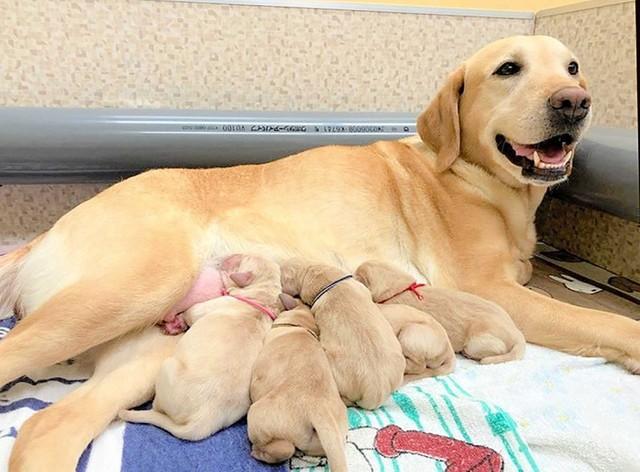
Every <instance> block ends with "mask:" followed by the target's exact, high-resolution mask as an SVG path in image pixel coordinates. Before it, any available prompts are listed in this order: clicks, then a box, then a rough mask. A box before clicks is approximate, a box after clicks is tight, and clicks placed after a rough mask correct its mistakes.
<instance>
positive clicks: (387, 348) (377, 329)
mask: <svg viewBox="0 0 640 472" xmlns="http://www.w3.org/2000/svg"><path fill="white" fill-rule="evenodd" d="M281 273H282V291H283V292H284V293H287V294H289V295H294V296H296V295H299V296H300V298H301V300H302V301H303V302H304V303H306V304H307V305H309V306H310V307H311V312H312V313H313V315H314V316H315V320H316V323H317V324H318V327H319V328H320V344H321V345H322V347H323V349H324V350H325V352H326V354H327V358H328V359H329V365H330V366H331V371H332V372H333V376H334V378H335V380H336V384H337V385H338V390H339V391H340V395H342V397H343V399H344V400H345V403H347V404H356V405H358V406H360V407H362V408H366V409H374V408H377V407H379V406H380V405H381V404H382V403H383V402H384V401H385V400H386V399H387V398H388V397H389V395H390V394H391V392H393V391H394V390H395V389H396V388H398V387H399V386H400V385H401V384H402V376H403V373H404V368H405V361H404V357H403V356H402V348H401V347H400V343H399V342H398V339H397V338H396V337H395V335H394V333H393V330H392V329H391V326H390V325H389V323H388V322H387V321H386V320H385V319H384V316H382V313H381V312H380V309H379V308H378V307H377V306H376V305H375V303H373V301H372V300H371V294H370V293H369V291H368V290H367V289H366V287H365V286H364V285H362V284H361V283H359V282H357V281H356V280H354V279H353V278H346V279H345V280H343V281H341V282H338V283H336V284H335V285H334V286H333V287H332V288H330V289H329V290H328V291H326V292H325V291H324V290H325V289H327V288H328V287H329V285H331V284H332V283H334V282H336V281H337V280H339V279H342V278H344V277H349V276H347V275H346V273H345V272H343V271H342V270H340V269H337V268H335V267H331V266H328V265H322V264H315V265H311V264H310V263H308V262H305V261H304V260H302V259H297V258H294V259H290V260H288V261H287V262H285V263H284V264H283V265H282V266H281Z"/></svg>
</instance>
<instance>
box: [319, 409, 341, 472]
mask: <svg viewBox="0 0 640 472" xmlns="http://www.w3.org/2000/svg"><path fill="white" fill-rule="evenodd" d="M344 423H345V427H344V428H340V424H339V423H338V419H337V418H335V417H334V415H333V413H332V412H330V411H328V410H327V409H324V408H319V409H318V410H316V411H315V412H314V413H313V414H312V416H311V424H312V425H313V428H314V429H315V430H316V433H317V434H318V439H320V444H322V449H324V452H325V454H326V455H327V461H328V462H329V467H330V468H331V472H347V456H346V453H345V448H344V443H345V441H346V434H347V432H346V429H347V428H346V418H345V421H344Z"/></svg>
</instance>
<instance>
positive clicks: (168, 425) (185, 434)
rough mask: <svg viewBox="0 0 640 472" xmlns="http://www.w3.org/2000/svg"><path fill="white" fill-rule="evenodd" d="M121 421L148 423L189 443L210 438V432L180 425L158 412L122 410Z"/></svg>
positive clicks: (189, 425)
mask: <svg viewBox="0 0 640 472" xmlns="http://www.w3.org/2000/svg"><path fill="white" fill-rule="evenodd" d="M118 416H119V417H120V419H121V420H124V421H128V422H130V423H147V424H152V425H154V426H157V427H158V428H162V429H164V430H165V431H168V432H170V433H171V434H173V435H174V436H175V437H177V438H180V439H186V440H187V441H199V440H201V439H204V438H206V437H207V436H209V434H210V433H209V431H201V429H202V428H199V427H197V425H196V426H194V425H193V424H191V423H184V424H178V423H176V422H174V421H173V420H172V419H171V418H170V417H169V416H167V415H165V414H164V413H160V412H159V411H156V410H121V411H120V413H118Z"/></svg>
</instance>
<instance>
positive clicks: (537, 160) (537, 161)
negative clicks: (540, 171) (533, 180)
mask: <svg viewBox="0 0 640 472" xmlns="http://www.w3.org/2000/svg"><path fill="white" fill-rule="evenodd" d="M533 163H534V164H535V165H536V167H538V166H539V165H540V156H538V151H533Z"/></svg>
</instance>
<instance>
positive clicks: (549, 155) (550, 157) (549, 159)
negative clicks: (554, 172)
mask: <svg viewBox="0 0 640 472" xmlns="http://www.w3.org/2000/svg"><path fill="white" fill-rule="evenodd" d="M565 154H566V153H565V152H564V149H553V150H550V151H546V152H542V151H538V155H539V156H540V160H541V161H542V162H546V163H548V164H557V163H559V162H562V159H564V156H565Z"/></svg>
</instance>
